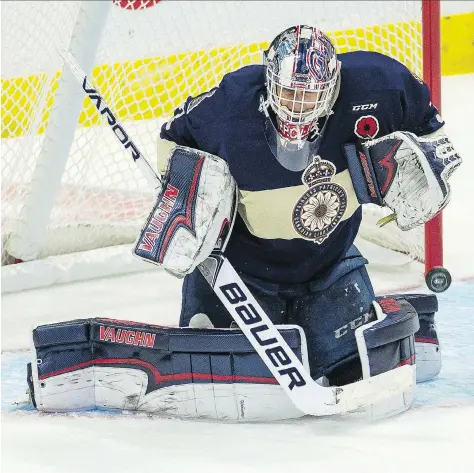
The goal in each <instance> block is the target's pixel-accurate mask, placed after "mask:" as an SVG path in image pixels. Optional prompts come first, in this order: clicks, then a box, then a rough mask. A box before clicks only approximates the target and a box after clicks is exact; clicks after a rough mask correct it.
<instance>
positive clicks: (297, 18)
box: [1, 0, 423, 259]
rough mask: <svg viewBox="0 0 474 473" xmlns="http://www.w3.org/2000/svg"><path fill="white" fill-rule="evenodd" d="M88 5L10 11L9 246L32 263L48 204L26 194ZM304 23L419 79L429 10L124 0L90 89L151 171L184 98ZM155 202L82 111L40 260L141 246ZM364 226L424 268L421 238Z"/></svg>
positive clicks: (111, 17) (106, 33) (415, 5)
mask: <svg viewBox="0 0 474 473" xmlns="http://www.w3.org/2000/svg"><path fill="white" fill-rule="evenodd" d="M82 3H83V2H73V1H68V2H64V1H58V2H52V1H47V2H46V1H22V2H17V1H4V2H2V32H1V34H2V112H3V113H2V158H1V159H2V241H3V248H4V250H6V251H8V252H9V253H11V254H13V256H14V257H15V258H20V259H24V255H23V254H21V245H20V250H18V249H17V247H15V250H14V251H12V250H11V248H12V247H13V245H12V241H13V240H14V239H15V238H16V237H17V235H18V234H19V232H22V231H25V230H24V228H23V227H22V219H23V218H24V212H23V211H22V209H23V207H24V206H25V204H26V205H32V204H31V202H33V204H34V203H35V202H39V200H41V199H39V198H38V197H37V196H33V197H31V198H30V199H28V194H29V192H30V191H29V189H30V184H31V181H32V179H33V172H34V171H35V166H36V163H37V160H38V157H39V155H40V151H41V148H42V146H43V145H44V144H45V143H44V141H45V139H44V137H45V129H46V127H47V126H48V123H49V122H48V119H49V116H50V113H51V110H52V106H53V104H54V103H55V102H56V101H58V100H66V101H67V100H68V97H67V96H66V97H64V96H61V97H58V96H57V94H55V91H56V88H57V85H58V79H59V77H60V75H61V67H62V62H61V59H60V56H59V55H58V52H57V47H58V46H59V45H65V46H67V45H68V44H69V41H70V39H71V36H72V32H73V29H74V24H75V22H76V19H77V17H78V13H79V10H80V8H81V5H82ZM85 3H88V2H85ZM299 23H304V24H313V25H316V26H318V27H319V28H321V29H322V30H323V31H325V32H326V33H327V34H328V35H329V36H330V37H331V39H333V41H334V42H335V44H336V47H337V51H338V52H339V53H340V52H345V51H349V50H356V49H363V50H375V51H379V52H382V53H384V54H387V55H390V56H392V57H395V58H396V59H398V60H400V61H401V62H403V63H405V64H406V65H407V66H408V67H409V68H410V69H411V70H413V71H414V72H415V73H417V74H419V75H421V70H422V41H421V2H420V1H391V2H385V1H366V2H363V3H358V2H352V1H347V2H341V1H340V2H326V1H321V2H320V1H311V2H307V1H302V2H300V1H292V2H274V1H271V2H258V1H257V2H248V1H243V2H240V1H239V2H236V1H226V2H214V1H209V2H207V1H205V2H195V1H166V0H165V1H162V2H158V1H156V0H148V1H147V0H122V1H116V2H114V4H113V5H111V7H110V11H109V13H108V18H107V23H106V25H105V27H104V29H103V32H102V37H101V40H100V44H99V47H98V50H97V54H96V56H95V59H94V64H95V66H94V68H93V71H92V75H91V82H92V83H93V84H94V85H95V87H96V88H98V90H100V92H101V93H102V94H103V95H104V97H105V99H106V101H107V103H108V104H109V106H110V107H111V109H112V110H114V113H115V114H116V115H117V117H118V118H119V119H120V120H121V121H122V122H123V123H124V125H125V128H126V130H127V132H128V134H129V135H130V137H131V138H132V139H133V140H134V141H135V143H136V144H137V146H138V147H139V148H140V150H141V151H142V152H143V154H144V155H145V156H147V157H148V159H149V160H150V162H151V163H152V164H153V165H154V164H155V161H156V139H157V137H158V134H159V129H160V125H161V123H163V121H164V120H165V119H166V118H167V117H169V116H171V115H172V113H173V110H174V109H175V108H176V107H177V106H179V105H180V104H181V103H182V102H183V101H184V100H185V99H186V97H188V96H189V95H196V94H199V93H201V92H204V91H205V90H207V89H209V88H211V87H214V86H216V85H217V84H218V83H219V81H220V79H221V78H222V76H223V74H225V73H226V72H229V71H231V70H235V69H237V68H238V67H241V66H243V65H247V64H251V63H261V58H262V54H261V53H262V51H263V50H264V49H265V48H266V47H267V46H268V44H269V41H271V39H272V38H273V37H274V36H276V35H277V34H278V33H279V32H280V31H282V30H283V29H285V28H287V27H288V26H290V25H292V24H299ZM78 60H79V62H81V61H80V58H78ZM77 87H80V86H79V84H77ZM60 125H61V124H59V132H58V133H59V136H62V131H61V129H60ZM48 145H49V146H54V143H49V144H48ZM54 159H56V156H54ZM57 159H58V160H60V159H61V157H60V156H57ZM35 176H41V173H38V174H35ZM36 178H37V177H35V179H36ZM42 178H43V179H45V181H46V182H45V186H46V187H47V188H50V187H51V186H52V185H53V184H51V183H49V182H48V176H44V175H43V176H42ZM152 201H153V193H152V191H151V190H150V189H149V187H148V185H147V183H146V181H145V180H144V178H143V177H142V176H141V175H140V173H139V171H138V170H137V169H136V167H135V165H134V163H133V162H132V161H131V160H130V157H129V156H128V155H127V154H126V153H125V152H124V151H123V148H122V147H121V146H120V144H119V143H118V142H117V140H116V138H115V137H114V136H113V135H112V133H111V132H110V130H109V128H108V127H104V126H103V124H102V123H101V117H99V116H98V114H97V110H96V109H95V108H94V106H93V105H92V104H91V103H90V102H89V101H87V100H85V101H84V106H83V109H82V111H81V114H80V116H79V119H78V123H77V126H76V129H75V132H74V139H73V141H72V143H71V146H70V150H69V153H68V156H67V161H66V167H65V170H64V173H63V174H62V178H61V185H60V186H59V187H58V189H57V190H55V192H54V204H53V206H52V208H51V212H50V216H49V219H48V222H47V233H46V236H45V238H44V240H43V241H41V244H40V245H39V250H38V252H37V254H36V257H38V258H41V257H44V256H47V255H50V254H61V253H68V252H73V251H81V250H85V249H90V248H98V247H103V246H110V245H115V244H118V243H126V242H132V241H133V240H134V239H135V237H136V235H137V232H138V231H139V229H140V226H141V224H142V223H143V220H144V218H145V217H146V215H147V213H148V212H149V210H150V208H151V207H150V206H151V203H152ZM40 205H43V204H40ZM366 215H367V216H366V217H365V218H366V219H367V222H366V224H364V226H363V228H362V229H361V235H362V236H363V237H364V238H368V239H371V240H372V241H376V242H377V243H378V244H382V245H383V246H390V247H394V248H396V249H398V250H401V251H404V252H407V253H410V254H411V255H412V256H414V257H417V258H418V259H422V258H423V240H422V237H423V235H422V232H420V231H413V232H409V233H403V234H401V232H398V231H397V229H396V227H395V225H393V224H392V225H390V228H388V227H386V228H385V229H382V230H380V229H377V228H376V226H375V224H374V222H375V221H376V220H378V219H379V218H381V216H382V215H381V211H380V209H378V208H377V209H375V210H374V209H370V208H368V209H367V211H366ZM28 231H29V232H31V230H28ZM33 239H34V238H33ZM30 253H31V252H30Z"/></svg>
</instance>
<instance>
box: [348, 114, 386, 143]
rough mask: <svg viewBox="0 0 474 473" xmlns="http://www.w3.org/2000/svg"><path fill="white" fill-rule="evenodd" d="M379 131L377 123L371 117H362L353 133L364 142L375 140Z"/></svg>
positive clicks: (356, 123)
mask: <svg viewBox="0 0 474 473" xmlns="http://www.w3.org/2000/svg"><path fill="white" fill-rule="evenodd" d="M379 130H380V126H379V121H378V120H377V119H376V118H375V117H374V116H373V115H363V116H362V117H360V118H359V119H358V120H357V121H356V122H355V126H354V133H355V134H356V135H357V136H358V137H359V138H362V139H364V140H367V139H372V138H375V137H376V136H377V133H378V132H379Z"/></svg>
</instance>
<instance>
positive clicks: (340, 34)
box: [1, 14, 474, 138]
mask: <svg viewBox="0 0 474 473" xmlns="http://www.w3.org/2000/svg"><path fill="white" fill-rule="evenodd" d="M473 16H474V14H464V15H454V16H450V17H445V18H443V21H442V34H443V38H445V37H447V35H448V34H449V35H450V36H449V42H448V41H443V47H442V49H443V72H444V73H445V74H450V73H456V72H451V71H452V70H463V71H465V72H472V71H474V65H472V68H471V70H469V67H468V66H469V64H467V63H468V62H469V60H468V58H469V57H470V58H471V62H472V57H473V55H472V54H473V53H472V50H473V46H472V38H471V43H470V46H471V49H470V51H469V45H467V44H464V43H467V42H468V41H467V38H468V36H469V34H468V30H469V28H468V27H467V26H468V25H469V22H471V23H470V24H471V26H472V17H473ZM462 25H467V26H464V27H463V26H462ZM458 33H459V34H460V35H461V36H462V42H463V44H460V43H459V41H457V40H456V35H457V34H458ZM470 34H471V36H472V34H473V33H472V27H471V31H470ZM328 35H329V36H330V37H331V39H332V40H333V41H334V44H335V45H336V49H337V51H338V53H343V52H347V51H353V50H357V49H364V50H369V51H380V52H384V53H385V54H389V55H391V56H392V57H395V58H396V59H398V60H400V61H401V62H403V63H405V64H406V65H407V66H408V67H409V68H410V69H412V70H413V71H414V72H416V73H418V74H421V59H420V58H419V55H417V54H416V50H417V49H419V48H420V47H421V45H420V41H421V25H420V24H419V23H415V22H398V23H391V24H387V25H380V26H374V27H367V28H357V29H351V30H343V31H335V32H332V33H328ZM448 43H449V44H450V45H451V43H453V44H455V46H450V47H447V46H446V44H448ZM267 47H268V42H261V43H253V44H249V45H237V46H232V47H225V48H224V47H222V48H214V49H211V50H207V51H206V50H201V51H194V52H188V53H179V54H173V55H171V56H168V57H150V58H143V59H138V60H134V61H126V62H122V63H119V62H117V63H114V64H102V65H99V66H96V67H95V68H94V69H93V71H92V80H91V82H92V83H93V84H94V85H95V87H96V88H97V89H98V90H99V91H100V92H101V94H102V95H103V96H104V97H105V99H106V101H107V102H108V103H109V105H110V107H111V108H112V109H113V111H114V113H115V114H116V115H117V116H118V118H119V119H120V120H145V119H151V118H159V117H168V116H170V115H172V113H173V110H174V109H175V108H176V107H178V106H179V105H180V104H182V103H183V102H184V100H185V99H186V98H187V97H188V96H189V95H193V96H195V95H197V94H199V93H202V92H204V91H206V90H208V89H210V88H212V87H215V86H216V85H218V83H219V82H220V80H221V78H222V76H223V75H224V74H225V73H227V72H230V71H232V70H235V69H237V68H239V67H242V66H245V65H248V64H258V63H261V60H262V51H263V50H265V49H266V48H267ZM462 51H464V53H463V52H462ZM469 52H470V54H471V56H469ZM446 56H449V60H448V59H446ZM411 58H414V59H411ZM451 58H455V59H451ZM463 59H464V60H463ZM412 60H414V61H415V62H414V63H413V62H411V61H412ZM450 64H452V66H450ZM59 77H60V73H59V72H58V73H57V74H56V75H55V76H54V77H53V78H52V79H51V78H48V76H47V75H46V74H37V75H30V76H28V77H17V78H9V79H2V84H1V85H2V98H1V100H2V138H12V137H18V136H22V135H25V134H27V133H29V130H30V128H31V130H32V132H34V133H43V132H44V130H45V128H46V126H47V121H48V118H49V112H50V110H51V107H52V105H53V102H54V92H55V91H56V89H57V86H58V81H59ZM78 87H79V85H78ZM100 120H101V118H100V117H99V116H98V113H97V110H96V109H95V106H94V105H93V104H92V103H91V102H90V101H89V100H88V99H87V98H86V99H85V100H84V106H83V110H82V112H81V114H80V117H79V123H80V125H82V126H93V125H97V124H99V123H100Z"/></svg>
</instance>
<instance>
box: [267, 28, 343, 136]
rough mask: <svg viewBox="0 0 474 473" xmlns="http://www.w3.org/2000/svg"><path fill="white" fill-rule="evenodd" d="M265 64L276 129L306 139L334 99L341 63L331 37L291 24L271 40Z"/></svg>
mask: <svg viewBox="0 0 474 473" xmlns="http://www.w3.org/2000/svg"><path fill="white" fill-rule="evenodd" d="M264 64H265V66H266V86H267V102H268V104H269V105H270V107H271V108H272V110H273V111H274V112H275V115H276V122H277V127H278V133H279V134H280V136H281V137H282V138H284V139H286V140H288V141H301V140H305V139H306V138H307V137H308V135H309V133H310V132H311V130H312V127H313V125H314V123H315V122H316V121H317V120H318V118H319V117H321V116H324V115H327V114H328V113H329V111H330V109H331V107H332V105H333V103H334V101H335V94H336V86H337V82H338V78H339V74H340V68H341V65H340V62H339V61H338V60H337V56H336V52H335V49H334V46H333V44H332V43H331V40H330V39H329V38H328V37H327V36H326V35H325V34H324V33H323V32H322V31H320V30H319V29H318V28H314V27H312V26H305V25H298V26H293V27H291V28H288V29H286V30H285V31H283V32H282V33H280V34H279V35H278V36H277V37H276V38H275V39H274V40H273V41H272V43H271V44H270V47H269V48H268V50H267V51H265V52H264Z"/></svg>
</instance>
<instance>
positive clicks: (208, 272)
mask: <svg viewBox="0 0 474 473" xmlns="http://www.w3.org/2000/svg"><path fill="white" fill-rule="evenodd" d="M59 54H60V55H61V57H62V58H63V59H64V62H65V64H66V65H67V66H68V68H69V69H70V71H71V72H72V74H73V75H74V76H75V77H76V78H77V80H78V81H79V83H80V84H81V85H82V89H83V91H84V92H85V93H86V94H87V96H88V97H89V98H90V99H91V100H92V102H93V103H94V104H95V106H96V108H97V110H98V112H99V113H100V114H101V115H102V116H104V118H105V119H106V120H107V123H108V124H109V126H110V128H111V129H112V131H113V133H114V134H115V136H116V137H117V139H118V140H119V141H120V142H121V143H122V145H123V147H124V148H125V150H126V151H129V152H131V155H132V158H133V159H134V161H135V163H137V165H138V166H139V168H140V170H141V171H142V173H143V175H144V177H145V178H146V179H147V181H148V182H149V184H150V185H151V186H153V188H154V189H159V188H160V186H161V179H160V177H159V176H158V175H157V174H156V173H155V171H154V170H153V168H152V167H151V165H150V164H149V163H148V161H147V160H146V159H145V157H144V156H143V154H142V153H140V151H139V150H138V148H137V147H136V145H135V144H134V143H133V142H132V140H130V138H129V136H128V134H127V133H126V131H125V129H124V127H123V126H122V125H121V124H120V122H119V121H118V119H117V118H116V117H115V115H114V113H113V112H112V110H111V109H110V108H109V107H108V106H107V104H106V102H105V100H104V98H103V97H102V96H101V94H100V93H99V92H98V91H97V89H95V88H94V87H93V85H92V84H91V83H90V82H89V81H88V79H87V75H86V74H85V72H84V71H83V70H82V68H81V67H80V65H79V64H78V63H77V61H76V59H75V58H74V57H73V56H72V54H71V53H70V52H69V51H67V50H65V49H61V50H60V51H59ZM199 270H200V271H201V273H202V274H203V276H204V277H205V278H206V280H207V281H208V282H209V284H210V285H211V287H212V289H213V290H214V292H215V293H216V295H217V296H218V297H219V299H220V300H221V301H222V303H223V304H224V306H225V308H226V309H227V310H228V312H229V313H230V315H231V316H232V318H233V319H234V320H235V321H236V323H237V325H238V326H239V328H240V329H241V330H242V332H243V333H244V334H245V336H246V337H247V339H248V340H249V342H250V343H251V344H252V346H253V348H254V349H255V351H256V352H257V353H258V354H259V356H260V357H261V359H262V360H263V362H264V363H265V365H266V366H267V368H268V369H269V370H270V372H271V373H272V375H273V376H274V377H275V379H276V380H277V381H278V383H279V384H280V385H281V387H282V388H283V389H284V390H285V392H286V394H287V395H288V397H289V398H290V399H291V401H292V402H293V404H294V405H295V406H296V407H297V408H298V409H299V410H300V411H302V412H303V413H305V414H308V415H314V416H323V415H332V414H343V413H346V412H349V411H353V410H356V409H359V408H362V407H366V406H369V405H371V404H375V403H377V402H379V401H382V400H384V399H387V398H388V397H390V396H393V395H394V394H397V393H402V392H404V391H406V390H407V389H408V388H409V387H410V386H411V385H412V384H413V374H412V370H411V368H410V366H409V365H406V366H401V367H399V368H396V369H395V370H392V371H388V372H386V373H382V374H379V375H377V376H374V377H371V378H368V379H363V380H361V381H358V382H355V383H352V384H349V385H346V386H340V387H323V386H321V385H319V384H318V383H317V382H316V381H314V380H313V379H312V378H311V376H310V374H309V373H308V371H307V370H306V369H305V368H304V366H303V364H302V363H301V361H300V360H299V359H298V358H297V356H296V355H295V354H294V352H293V351H292V350H291V348H290V347H289V346H288V344H287V343H286V342H285V340H284V339H283V337H282V336H281V335H280V333H279V332H278V330H277V329H276V328H275V326H274V325H273V323H272V321H271V320H270V318H269V317H268V315H267V314H266V313H265V312H264V310H263V309H262V308H261V307H260V305H259V303H258V302H257V300H256V299H255V298H254V296H253V295H252V293H251V292H250V290H249V289H248V288H247V286H246V285H245V283H244V282H243V281H242V279H241V278H240V277H239V275H238V274H237V272H236V271H235V269H234V268H233V266H232V265H231V264H230V262H229V261H228V259H227V258H226V257H225V256H224V255H223V253H222V251H220V250H217V249H216V250H215V251H214V252H213V253H212V254H211V256H210V257H209V258H208V259H207V260H206V261H205V262H203V263H201V265H199Z"/></svg>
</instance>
